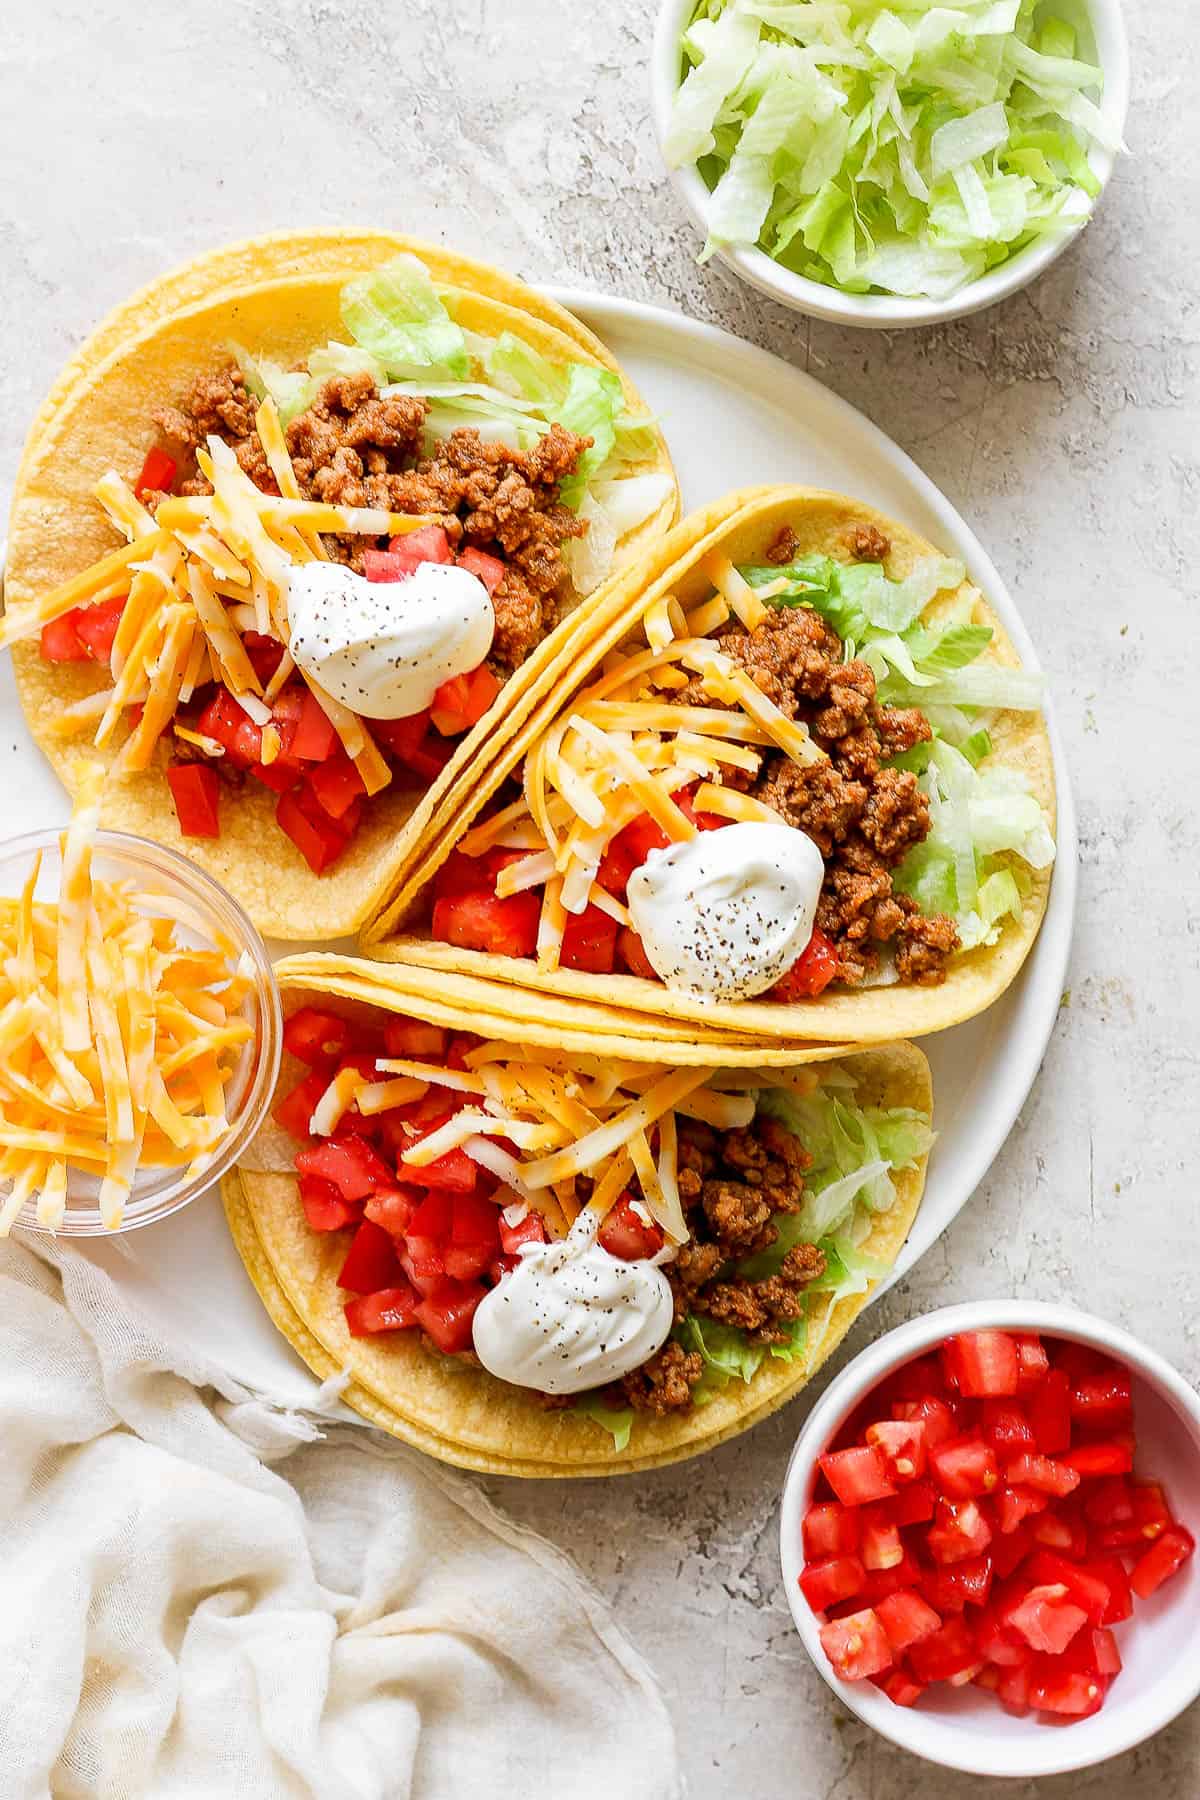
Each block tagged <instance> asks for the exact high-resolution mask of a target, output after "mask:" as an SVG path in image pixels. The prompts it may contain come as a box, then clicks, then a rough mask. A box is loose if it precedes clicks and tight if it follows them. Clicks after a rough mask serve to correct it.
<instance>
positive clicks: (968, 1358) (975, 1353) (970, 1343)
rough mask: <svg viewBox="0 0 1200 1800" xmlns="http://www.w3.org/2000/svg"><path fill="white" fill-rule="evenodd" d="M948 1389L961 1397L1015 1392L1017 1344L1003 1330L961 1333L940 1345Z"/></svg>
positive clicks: (974, 1397) (975, 1397)
mask: <svg viewBox="0 0 1200 1800" xmlns="http://www.w3.org/2000/svg"><path fill="white" fill-rule="evenodd" d="M942 1356H943V1358H944V1359H945V1363H946V1375H947V1379H948V1380H949V1382H950V1385H951V1387H954V1388H957V1390H958V1392H959V1393H960V1394H962V1395H963V1396H964V1398H971V1399H982V1398H983V1397H984V1396H985V1395H989V1394H1015V1393H1016V1391H1017V1374H1018V1363H1017V1345H1016V1340H1015V1339H1014V1338H1013V1337H1011V1336H1010V1334H1009V1333H1008V1332H1007V1331H963V1332H960V1333H959V1335H958V1336H957V1337H952V1338H947V1340H946V1342H945V1344H943V1346H942Z"/></svg>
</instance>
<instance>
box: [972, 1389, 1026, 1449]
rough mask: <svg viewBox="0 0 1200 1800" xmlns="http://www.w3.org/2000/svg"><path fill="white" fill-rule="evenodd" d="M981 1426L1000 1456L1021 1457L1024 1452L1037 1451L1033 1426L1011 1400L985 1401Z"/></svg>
mask: <svg viewBox="0 0 1200 1800" xmlns="http://www.w3.org/2000/svg"><path fill="white" fill-rule="evenodd" d="M980 1425H981V1428H982V1431H983V1435H984V1437H985V1438H986V1439H987V1441H988V1443H989V1444H990V1445H991V1446H992V1449H993V1450H995V1451H996V1453H997V1455H998V1456H1001V1457H1009V1456H1019V1455H1020V1453H1021V1452H1022V1451H1023V1450H1036V1449H1037V1442H1036V1440H1035V1438H1034V1435H1033V1427H1032V1425H1031V1424H1030V1423H1029V1420H1028V1419H1027V1418H1026V1416H1025V1413H1024V1411H1023V1409H1022V1408H1021V1407H1020V1406H1018V1405H1016V1404H1015V1403H1014V1402H1013V1401H1011V1400H985V1401H984V1403H983V1412H982V1414H981V1417H980Z"/></svg>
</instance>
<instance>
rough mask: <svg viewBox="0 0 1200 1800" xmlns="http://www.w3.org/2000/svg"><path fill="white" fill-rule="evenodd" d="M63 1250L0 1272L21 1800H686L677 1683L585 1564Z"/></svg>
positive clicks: (8, 1787) (9, 1629)
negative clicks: (180, 1353)
mask: <svg viewBox="0 0 1200 1800" xmlns="http://www.w3.org/2000/svg"><path fill="white" fill-rule="evenodd" d="M49 1255H50V1258H51V1262H52V1264H53V1266H50V1265H48V1264H47V1262H46V1261H43V1260H41V1259H40V1257H39V1256H35V1255H33V1254H32V1253H31V1252H30V1250H29V1249H27V1248H25V1247H23V1246H21V1245H19V1244H16V1243H10V1244H8V1245H5V1246H3V1247H2V1249H0V1530H2V1537H0V1546H2V1549H0V1772H2V1773H0V1791H2V1792H3V1794H4V1796H5V1800H43V1797H44V1796H47V1795H52V1796H53V1797H54V1800H83V1797H85V1796H86V1800H135V1797H136V1800H142V1797H143V1796H145V1797H147V1800H176V1797H177V1796H188V1797H189V1800H195V1797H198V1796H202V1797H204V1800H209V1797H211V1800H276V1797H278V1800H293V1797H295V1800H309V1797H312V1800H392V1797H393V1796H395V1797H397V1800H399V1797H400V1796H403V1797H405V1800H410V1797H411V1800H475V1797H476V1796H480V1797H484V1796H487V1797H490V1796H494V1795H500V1796H506V1797H507V1796H511V1800H525V1797H526V1796H530V1795H534V1794H537V1793H550V1794H553V1795H554V1796H555V1800H672V1797H673V1796H676V1795H677V1793H678V1791H679V1790H678V1785H677V1784H678V1777H677V1775H676V1763H675V1753H674V1743H673V1737H672V1732H671V1726H670V1722H669V1719H668V1717H667V1713H666V1710H665V1708H664V1706H663V1703H662V1700H661V1698H660V1696H659V1693H658V1690H657V1688H656V1686H655V1683H654V1680H653V1678H652V1676H651V1675H650V1673H649V1671H648V1670H647V1668H646V1666H645V1664H644V1663H643V1662H642V1661H641V1659H640V1657H639V1656H638V1655H637V1653H636V1652H635V1651H634V1650H633V1649H632V1647H631V1646H630V1645H629V1644H628V1643H627V1642H626V1640H625V1638H624V1637H623V1636H622V1634H621V1632H620V1631H619V1630H618V1629H617V1627H616V1625H615V1624H614V1622H613V1620H612V1619H611V1617H610V1615H609V1613H608V1611H607V1609H606V1607H605V1605H604V1603H603V1602H602V1601H601V1600H600V1599H599V1597H598V1596H597V1595H596V1594H595V1593H594V1592H592V1591H591V1590H590V1589H589V1588H588V1587H587V1586H585V1584H584V1583H583V1582H582V1580H581V1579H580V1577H579V1576H578V1575H577V1574H576V1573H575V1572H574V1570H573V1569H572V1568H571V1566H570V1564H569V1563H568V1562H567V1561H566V1559H565V1558H564V1557H562V1556H561V1555H560V1554H559V1553H558V1552H557V1551H555V1550H554V1549H552V1548H551V1547H550V1546H549V1545H548V1544H545V1543H543V1542H542V1541H541V1540H539V1539H538V1538H536V1537H533V1536H531V1535H530V1534H529V1533H527V1532H524V1531H521V1530H519V1529H518V1528H517V1527H515V1526H513V1525H511V1524H509V1523H507V1522H506V1521H505V1520H504V1519H503V1518H501V1517H500V1516H499V1515H498V1514H497V1513H496V1512H495V1511H494V1510H493V1509H492V1508H491V1507H490V1506H489V1505H488V1504H487V1502H486V1501H485V1500H484V1499H483V1498H482V1497H481V1496H480V1495H479V1494H478V1493H477V1492H476V1491H475V1490H474V1488H473V1487H472V1485H471V1483H470V1482H469V1480H467V1479H464V1478H461V1477H458V1476H456V1475H454V1474H452V1473H450V1472H449V1471H447V1470H444V1469H443V1468H441V1467H440V1465H438V1464H436V1463H434V1462H431V1461H429V1460H427V1459H426V1458H424V1457H421V1456H420V1455H418V1454H417V1453H416V1452H415V1451H410V1450H408V1449H407V1448H405V1447H404V1446H401V1445H396V1444H393V1443H391V1441H390V1440H386V1439H384V1438H382V1437H380V1436H379V1435H377V1434H375V1433H369V1432H367V1431H366V1430H357V1429H355V1428H353V1427H347V1426H335V1427H330V1428H328V1429H326V1430H325V1432H324V1435H321V1433H320V1428H319V1427H318V1425H317V1423H316V1422H315V1421H314V1420H313V1419H310V1418H306V1417H301V1416H298V1415H296V1414H295V1413H289V1412H287V1411H286V1410H285V1409H282V1408H274V1407H272V1406H271V1405H270V1403H269V1401H264V1400H262V1399H256V1398H255V1397H254V1396H252V1395H250V1394H247V1393H245V1392H242V1391H240V1390H238V1389H237V1388H236V1387H234V1386H233V1385H231V1383H230V1382H229V1380H228V1378H225V1377H222V1376H220V1375H218V1374H217V1373H216V1372H215V1371H214V1370H212V1369H206V1368H201V1367H197V1366H195V1365H192V1364H189V1363H186V1362H185V1361H182V1360H181V1359H180V1358H178V1357H177V1356H175V1355H173V1353H172V1352H171V1351H170V1350H169V1349H168V1348H167V1347H166V1346H165V1345H164V1344H162V1343H161V1342H159V1341H158V1340H157V1339H156V1337H155V1336H154V1335H153V1333H151V1332H150V1331H148V1330H147V1329H146V1328H145V1327H144V1325H143V1324H142V1323H141V1322H140V1321H139V1320H138V1318H137V1317H135V1316H134V1315H133V1314H132V1313H131V1312H130V1311H129V1309H128V1308H127V1306H126V1305H125V1303H124V1302H123V1300H122V1298H121V1296H120V1294H119V1293H118V1291H117V1289H116V1288H115V1287H114V1286H113V1284H112V1282H111V1281H110V1280H109V1278H108V1276H107V1275H105V1274H104V1273H103V1272H102V1271H100V1270H98V1269H96V1268H94V1267H93V1266H92V1265H91V1264H90V1263H88V1262H87V1261H86V1260H85V1259H83V1258H82V1257H80V1256H78V1255H76V1254H74V1253H73V1252H72V1251H70V1250H69V1249H66V1248H65V1247H60V1248H56V1249H52V1250H51V1251H50V1252H49ZM268 1465H269V1466H268ZM575 1500H578V1501H579V1503H580V1504H586V1501H587V1496H586V1493H585V1492H584V1491H583V1490H582V1489H580V1488H577V1487H574V1486H573V1487H571V1488H570V1489H569V1490H567V1492H566V1494H565V1499H564V1504H570V1503H572V1502H574V1501H575Z"/></svg>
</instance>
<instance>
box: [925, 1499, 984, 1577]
mask: <svg viewBox="0 0 1200 1800" xmlns="http://www.w3.org/2000/svg"><path fill="white" fill-rule="evenodd" d="M991 1541H992V1528H991V1526H990V1525H989V1524H988V1522H987V1520H986V1519H985V1518H984V1516H983V1514H982V1513H981V1512H980V1510H979V1507H978V1506H977V1505H976V1503H975V1501H974V1500H939V1501H938V1503H937V1506H936V1507H935V1508H934V1515H933V1524H932V1525H931V1526H930V1527H929V1535H928V1537H927V1539H926V1542H927V1543H928V1546H929V1554H930V1556H932V1558H933V1560H934V1562H937V1563H956V1562H966V1561H967V1560H968V1559H969V1558H971V1557H973V1556H982V1555H983V1552H984V1551H985V1550H986V1549H987V1547H988V1545H989V1544H990V1543H991Z"/></svg>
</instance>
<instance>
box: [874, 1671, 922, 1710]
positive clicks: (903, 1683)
mask: <svg viewBox="0 0 1200 1800" xmlns="http://www.w3.org/2000/svg"><path fill="white" fill-rule="evenodd" d="M871 1680H872V1681H873V1682H874V1683H875V1685H876V1687H877V1688H881V1689H882V1690H883V1692H884V1693H885V1694H886V1695H887V1697H888V1699H889V1700H891V1701H892V1702H893V1703H894V1704H895V1705H896V1706H915V1705H916V1704H917V1701H918V1700H919V1699H920V1698H921V1695H922V1694H923V1693H924V1692H925V1689H924V1688H923V1687H922V1686H921V1684H920V1682H919V1681H914V1680H913V1678H912V1676H911V1675H910V1674H908V1672H907V1670H905V1669H892V1670H890V1671H889V1672H888V1673H886V1674H884V1675H872V1676H871Z"/></svg>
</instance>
